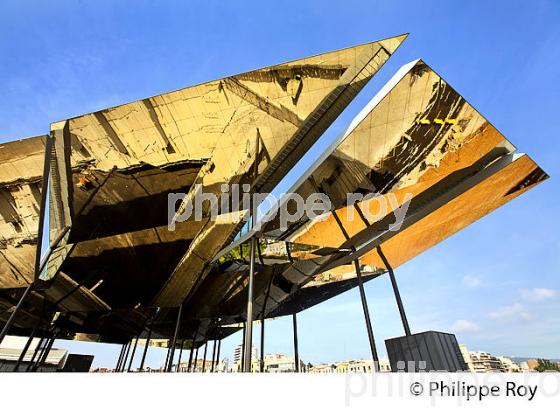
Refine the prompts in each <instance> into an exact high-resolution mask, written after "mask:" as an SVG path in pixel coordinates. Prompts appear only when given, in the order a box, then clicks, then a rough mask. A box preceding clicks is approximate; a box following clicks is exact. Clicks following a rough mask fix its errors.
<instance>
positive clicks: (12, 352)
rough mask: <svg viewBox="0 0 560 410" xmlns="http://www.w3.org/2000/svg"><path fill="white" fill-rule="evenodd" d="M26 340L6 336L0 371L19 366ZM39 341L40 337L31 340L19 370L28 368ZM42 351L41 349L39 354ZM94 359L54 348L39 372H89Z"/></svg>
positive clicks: (23, 370)
mask: <svg viewBox="0 0 560 410" xmlns="http://www.w3.org/2000/svg"><path fill="white" fill-rule="evenodd" d="M26 342H27V338H26V337H17V336H6V338H5V339H4V341H3V342H2V346H0V372H13V371H14V370H15V368H16V367H18V366H17V363H18V360H19V358H20V356H21V353H22V351H23V348H24V346H25V343H26ZM38 342H39V341H38V339H36V340H34V341H33V342H31V344H30V346H29V349H28V350H27V352H26V354H25V356H24V357H23V359H22V361H21V363H20V365H19V367H18V370H17V371H18V372H25V371H26V370H27V368H28V367H29V365H30V363H31V359H32V358H33V354H34V352H35V349H36V347H37V344H38ZM40 353H41V351H39V353H38V355H39V354H40ZM35 360H36V358H35ZM92 361H93V356H89V355H78V354H69V353H68V351H67V350H65V349H56V348H52V349H51V350H50V352H49V354H48V356H47V358H46V359H45V361H44V363H43V364H42V365H41V366H40V367H39V368H38V369H37V372H87V371H89V369H90V366H91V363H92Z"/></svg>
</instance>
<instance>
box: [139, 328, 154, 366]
mask: <svg viewBox="0 0 560 410" xmlns="http://www.w3.org/2000/svg"><path fill="white" fill-rule="evenodd" d="M151 338H152V328H151V327H150V328H149V329H148V337H147V338H146V346H144V353H142V361H141V362H140V371H141V372H142V371H144V363H145V362H146V354H147V353H148V347H149V346H150V339H151Z"/></svg>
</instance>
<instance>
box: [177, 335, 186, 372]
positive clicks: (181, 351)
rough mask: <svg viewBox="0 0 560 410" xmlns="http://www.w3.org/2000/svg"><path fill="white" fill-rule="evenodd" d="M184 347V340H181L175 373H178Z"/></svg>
mask: <svg viewBox="0 0 560 410" xmlns="http://www.w3.org/2000/svg"><path fill="white" fill-rule="evenodd" d="M184 347H185V339H181V350H180V351H179V358H178V359H177V367H176V369H175V371H176V372H177V373H179V367H180V366H181V357H183V349H184Z"/></svg>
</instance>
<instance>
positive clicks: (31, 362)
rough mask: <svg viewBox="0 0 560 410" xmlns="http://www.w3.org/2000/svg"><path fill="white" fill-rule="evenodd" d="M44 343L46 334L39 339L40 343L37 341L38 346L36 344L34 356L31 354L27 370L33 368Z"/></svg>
mask: <svg viewBox="0 0 560 410" xmlns="http://www.w3.org/2000/svg"><path fill="white" fill-rule="evenodd" d="M44 343H45V336H41V338H40V339H39V343H37V346H35V351H34V352H33V356H31V360H30V361H29V364H28V365H27V367H26V368H25V371H26V372H28V371H30V370H31V368H32V367H33V363H35V358H36V357H37V354H38V353H39V351H40V350H41V349H42V345H43V344H44Z"/></svg>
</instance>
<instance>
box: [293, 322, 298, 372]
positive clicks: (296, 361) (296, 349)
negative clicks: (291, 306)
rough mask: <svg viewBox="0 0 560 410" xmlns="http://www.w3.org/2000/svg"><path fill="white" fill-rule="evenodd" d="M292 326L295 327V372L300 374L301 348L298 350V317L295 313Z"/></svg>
mask: <svg viewBox="0 0 560 410" xmlns="http://www.w3.org/2000/svg"><path fill="white" fill-rule="evenodd" d="M292 324H293V326H294V362H295V371H296V373H299V348H298V335H297V317H296V314H295V313H294V314H293V315H292Z"/></svg>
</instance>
